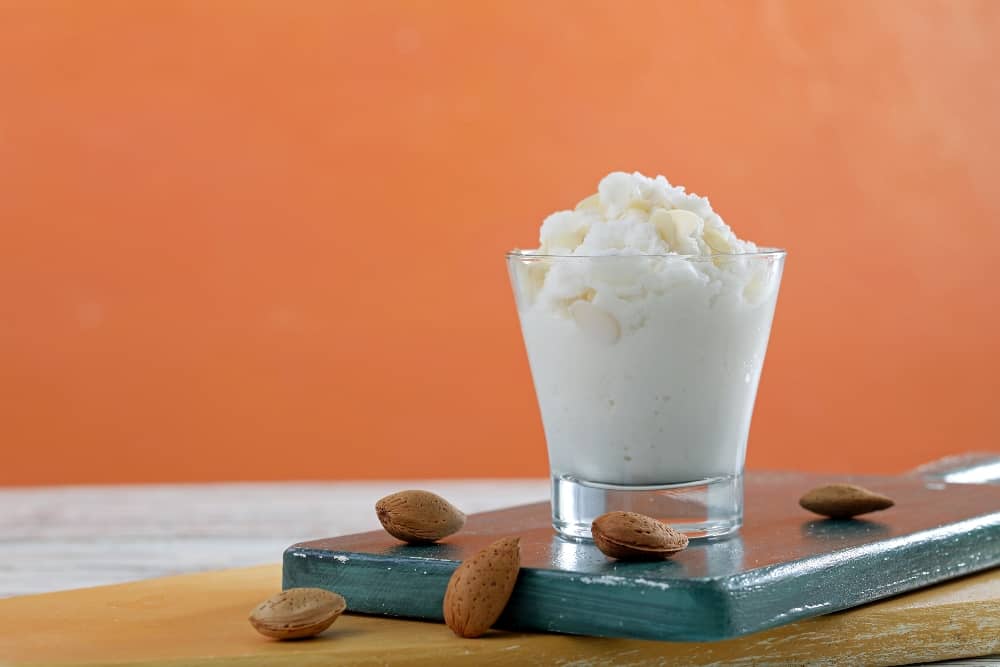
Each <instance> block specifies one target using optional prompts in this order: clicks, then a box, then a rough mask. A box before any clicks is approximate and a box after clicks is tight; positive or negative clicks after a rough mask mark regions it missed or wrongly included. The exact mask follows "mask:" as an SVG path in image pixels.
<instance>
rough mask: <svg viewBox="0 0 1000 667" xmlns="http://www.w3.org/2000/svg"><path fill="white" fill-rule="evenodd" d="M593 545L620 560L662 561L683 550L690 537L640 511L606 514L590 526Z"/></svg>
mask: <svg viewBox="0 0 1000 667" xmlns="http://www.w3.org/2000/svg"><path fill="white" fill-rule="evenodd" d="M591 533H592V535H593V537H594V544H596V545H597V548H598V549H600V550H601V551H602V552H603V553H604V554H605V555H607V556H610V557H611V558H617V559H618V560H662V559H664V558H669V557H671V556H673V555H674V554H676V553H678V552H680V551H683V550H684V549H686V548H687V546H688V537H687V535H685V534H684V533H681V532H680V531H677V530H675V529H673V528H671V527H670V526H668V525H667V524H665V523H663V522H662V521H660V520H658V519H654V518H653V517H650V516H646V515H645V514H639V513H637V512H621V511H614V512H607V513H606V514H602V515H601V516H599V517H597V518H596V519H594V522H593V524H591Z"/></svg>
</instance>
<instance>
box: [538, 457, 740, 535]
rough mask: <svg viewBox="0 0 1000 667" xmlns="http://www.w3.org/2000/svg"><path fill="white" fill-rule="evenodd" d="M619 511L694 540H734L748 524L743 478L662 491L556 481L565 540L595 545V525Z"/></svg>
mask: <svg viewBox="0 0 1000 667" xmlns="http://www.w3.org/2000/svg"><path fill="white" fill-rule="evenodd" d="M615 510H621V511H624V512H638V513H639V514H645V515H647V516H651V517H654V518H656V519H659V520H660V521H663V522H665V523H667V524H669V525H670V526H671V527H673V528H674V529H675V530H679V531H681V532H682V533H684V534H685V535H687V536H688V538H690V539H698V538H706V537H719V536H722V535H728V534H730V533H734V532H736V531H737V530H739V528H740V525H742V523H743V475H742V474H740V475H726V476H722V477H711V478H708V479H701V480H697V481H694V482H685V483H682V484H662V485H656V486H623V485H617V484H602V483H600V482H585V481H583V480H581V479H577V478H576V477H573V476H571V475H560V476H553V477H552V525H553V527H554V528H555V529H556V532H558V533H559V535H561V536H562V537H565V538H567V539H570V540H576V541H589V540H591V539H593V538H592V537H591V534H590V524H591V523H592V522H593V521H594V519H596V518H597V517H599V516H600V515H602V514H604V513H605V512H612V511H615Z"/></svg>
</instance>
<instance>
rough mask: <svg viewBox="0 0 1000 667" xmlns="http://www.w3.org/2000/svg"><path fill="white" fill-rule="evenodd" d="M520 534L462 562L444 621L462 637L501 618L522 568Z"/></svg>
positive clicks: (446, 598)
mask: <svg viewBox="0 0 1000 667" xmlns="http://www.w3.org/2000/svg"><path fill="white" fill-rule="evenodd" d="M520 541H521V538H519V537H505V538H503V539H502V540H497V541H496V542H494V543H493V544H491V545H489V546H488V547H486V548H485V549H483V550H482V551H480V552H479V553H477V554H476V555H475V556H473V557H472V558H469V559H467V560H465V561H463V562H462V564H461V565H459V566H458V569H456V570H455V572H454V574H452V575H451V579H450V580H449V581H448V589H447V590H446V591H445V594H444V622H445V623H447V624H448V627H449V628H451V629H452V631H453V632H454V633H455V634H456V635H458V636H459V637H478V636H480V635H481V634H483V633H485V632H486V631H487V630H489V629H490V626H492V625H493V624H494V623H496V620H497V619H498V618H500V614H501V613H502V612H503V609H504V607H506V606H507V601H508V600H509V599H510V594H511V592H513V590H514V582H515V581H517V573H518V571H519V570H520V568H521V552H520Z"/></svg>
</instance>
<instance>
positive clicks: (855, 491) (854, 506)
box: [799, 484, 895, 519]
mask: <svg viewBox="0 0 1000 667" xmlns="http://www.w3.org/2000/svg"><path fill="white" fill-rule="evenodd" d="M894 504H895V503H893V501H892V499H891V498H888V497H886V496H883V495H882V494H879V493H875V492H874V491H869V490H868V489H865V488H862V487H860V486H855V485H854V484H827V485H825V486H818V487H816V488H815V489H813V490H812V491H809V492H808V493H806V494H805V495H804V496H802V498H800V499H799V505H801V506H802V507H804V508H805V509H807V510H809V511H810V512H815V513H816V514H822V515H823V516H828V517H830V518H833V519H849V518H850V517H852V516H857V515H858V514H867V513H868V512H877V511H878V510H884V509H888V508H890V507H892V506H893V505H894Z"/></svg>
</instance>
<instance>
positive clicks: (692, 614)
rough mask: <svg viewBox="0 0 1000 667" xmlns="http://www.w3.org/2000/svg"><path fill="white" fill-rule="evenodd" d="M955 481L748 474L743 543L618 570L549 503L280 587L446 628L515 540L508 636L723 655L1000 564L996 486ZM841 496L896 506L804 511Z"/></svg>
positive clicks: (360, 553) (303, 566)
mask: <svg viewBox="0 0 1000 667" xmlns="http://www.w3.org/2000/svg"><path fill="white" fill-rule="evenodd" d="M990 465H994V466H1000V458H997V459H995V460H993V459H990V458H989V457H985V458H980V459H978V460H977V461H976V462H975V465H971V466H969V470H972V469H976V468H978V469H980V470H986V471H988V470H989V466H990ZM956 469H957V468H956V467H955V466H952V467H951V468H947V469H946V468H940V469H932V468H928V469H927V470H924V471H922V472H923V473H924V474H921V475H917V474H914V475H903V476H898V477H847V478H845V477H830V476H821V475H805V474H796V473H750V474H748V476H747V479H746V506H745V523H744V526H743V528H742V530H741V532H740V533H739V534H738V535H736V536H735V537H731V538H728V539H722V540H718V541H714V542H697V541H696V542H693V543H692V546H691V547H690V548H688V549H687V550H686V551H684V552H681V553H680V554H678V555H677V556H676V557H674V558H673V559H671V560H669V561H664V562H657V563H622V562H615V561H612V560H609V559H607V558H606V557H605V556H604V555H603V554H601V552H600V551H598V550H597V548H596V547H594V546H593V545H591V544H578V543H574V542H568V541H564V540H562V539H560V538H558V537H556V536H555V534H554V533H553V531H552V528H551V526H550V523H549V522H550V517H549V506H548V504H547V503H538V504H533V505H525V506H521V507H512V508H509V509H504V510H499V511H496V512H487V513H483V514H477V515H473V516H471V517H469V520H468V523H467V524H466V527H465V529H464V530H463V531H462V532H461V533H459V534H458V535H454V536H452V537H450V538H447V539H446V540H444V541H443V542H442V543H440V544H436V545H431V546H408V545H404V544H401V543H399V542H397V541H396V540H394V539H393V538H392V537H390V536H389V535H387V534H386V533H384V532H381V531H379V532H371V533H363V534H359V535H349V536H345V537H338V538H332V539H324V540H316V541H313V542H304V543H301V544H296V545H294V546H292V547H289V548H288V549H287V550H286V552H285V555H284V586H285V588H290V587H296V586H318V587H321V588H328V589H331V590H336V591H337V592H339V593H340V594H342V595H343V596H344V597H345V598H347V601H348V606H349V609H350V610H351V611H354V612H360V613H367V614H381V615H387V616H404V617H411V618H421V619H428V620H435V621H439V620H441V619H442V612H441V604H442V600H443V598H444V591H445V588H446V586H447V584H448V579H449V577H450V576H451V573H452V571H453V570H454V569H455V568H456V567H457V566H458V563H459V562H460V561H462V560H463V559H465V558H466V557H468V556H470V555H471V554H473V553H475V552H476V551H477V550H478V549H480V548H482V547H483V546H485V545H486V544H488V543H490V542H492V541H493V540H495V539H498V538H499V537H502V536H506V535H519V536H521V562H522V571H521V574H520V576H519V578H518V582H517V586H516V587H515V590H514V594H513V596H512V598H511V600H510V603H509V604H508V606H507V609H506V611H505V612H504V615H503V616H502V617H501V619H500V621H499V622H498V624H497V626H498V627H501V628H507V629H516V630H536V631H548V632H562V633H570V634H583V635H596V636H605V637H630V638H639V639H659V640H675V641H678V640H679V641H708V640H716V639H725V638H730V637H736V636H739V635H743V634H747V633H751V632H756V631H758V630H763V629H765V628H770V627H774V626H777V625H782V624H784V623H789V622H792V621H796V620H799V619H803V618H807V617H810V616H815V615H819V614H826V613H829V612H833V611H837V610H841V609H846V608H849V607H854V606H857V605H860V604H864V603H867V602H871V601H874V600H878V599H881V598H885V597H888V596H891V595H896V594H898V593H903V592H905V591H909V590H913V589H916V588H920V587H923V586H927V585H930V584H933V583H935V582H939V581H943V580H945V579H949V578H953V577H957V576H961V575H964V574H968V573H971V572H976V571H979V570H983V569H987V568H990V567H994V566H996V565H998V564H1000V485H996V484H990V483H980V484H950V483H948V482H947V481H944V480H947V479H948V474H949V471H951V472H953V471H954V470H956ZM972 476H973V477H974V476H975V475H974V473H972ZM967 477H968V473H967ZM980 477H982V479H981V480H980V481H984V482H989V481H990V478H989V477H988V476H987V475H986V474H985V473H984V474H981V475H980ZM830 481H851V482H853V483H856V484H861V485H863V486H866V487H868V488H871V489H873V490H876V491H879V492H881V493H885V494H887V495H889V496H890V497H892V498H894V499H895V500H896V506H895V507H893V508H891V509H889V510H886V511H884V512H878V513H874V514H871V515H868V516H867V517H865V518H864V519H855V520H846V521H844V520H840V521H834V520H824V519H820V518H818V517H816V516H814V515H811V514H809V513H808V512H806V511H805V510H803V509H801V508H800V507H799V506H798V503H797V500H798V498H799V497H800V496H801V494H802V493H803V492H805V491H806V490H808V489H810V488H812V487H814V486H817V485H819V484H822V483H826V482H830ZM966 481H967V480H966ZM375 500H376V499H375V498H373V499H372V503H373V505H374V501H375ZM372 511H373V512H374V509H373V510H372Z"/></svg>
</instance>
